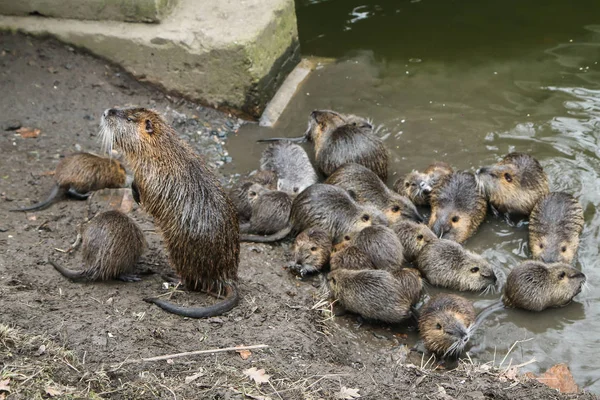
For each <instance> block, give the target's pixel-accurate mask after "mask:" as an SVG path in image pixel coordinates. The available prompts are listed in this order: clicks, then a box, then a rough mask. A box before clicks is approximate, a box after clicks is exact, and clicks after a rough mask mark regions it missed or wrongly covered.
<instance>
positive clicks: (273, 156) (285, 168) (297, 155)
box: [260, 140, 319, 196]
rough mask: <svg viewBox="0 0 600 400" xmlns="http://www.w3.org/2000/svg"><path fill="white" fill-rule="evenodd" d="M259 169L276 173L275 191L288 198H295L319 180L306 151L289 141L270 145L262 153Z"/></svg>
mask: <svg viewBox="0 0 600 400" xmlns="http://www.w3.org/2000/svg"><path fill="white" fill-rule="evenodd" d="M260 168H261V169H262V170H264V171H273V172H274V173H276V174H277V190H281V191H283V192H286V193H287V194H289V195H290V196H296V195H297V194H298V193H300V192H302V191H303V190H304V189H306V188H307V187H309V186H310V185H312V184H315V183H317V181H318V180H319V177H318V176H317V173H316V171H315V169H314V167H313V166H312V164H311V162H310V160H309V159H308V155H307V154H306V151H304V149H303V148H302V147H300V146H299V145H297V144H295V143H292V142H290V141H289V140H283V141H280V142H276V143H272V144H270V145H269V147H267V148H266V149H265V150H264V151H263V153H262V157H261V159H260Z"/></svg>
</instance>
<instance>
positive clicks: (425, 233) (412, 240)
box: [390, 220, 437, 262]
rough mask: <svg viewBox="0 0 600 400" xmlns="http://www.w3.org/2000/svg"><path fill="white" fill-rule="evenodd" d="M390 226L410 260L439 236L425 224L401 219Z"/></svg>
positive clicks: (407, 258) (406, 258)
mask: <svg viewBox="0 0 600 400" xmlns="http://www.w3.org/2000/svg"><path fill="white" fill-rule="evenodd" d="M390 228H392V230H393V231H394V232H395V233H396V235H397V236H398V239H400V243H402V247H403V249H404V259H405V260H406V261H408V262H413V261H415V260H416V259H417V257H418V256H419V253H420V252H421V250H422V249H423V247H424V246H425V245H426V244H427V243H429V242H431V241H433V240H437V236H435V234H434V233H433V232H432V231H431V229H429V227H428V226H427V225H425V224H418V223H416V222H413V221H408V220H400V221H398V222H396V223H394V224H392V225H391V226H390Z"/></svg>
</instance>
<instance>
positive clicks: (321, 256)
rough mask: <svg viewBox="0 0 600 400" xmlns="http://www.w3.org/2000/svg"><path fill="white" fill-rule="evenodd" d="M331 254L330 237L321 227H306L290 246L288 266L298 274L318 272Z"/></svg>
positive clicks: (327, 261)
mask: <svg viewBox="0 0 600 400" xmlns="http://www.w3.org/2000/svg"><path fill="white" fill-rule="evenodd" d="M330 255H331V237H330V236H329V234H328V233H327V232H326V231H325V230H324V229H321V228H308V229H305V230H303V231H302V232H300V234H298V236H296V239H295V240H294V245H293V247H292V257H293V259H292V261H291V262H290V263H289V268H290V269H291V270H293V271H295V272H297V273H298V274H300V276H306V275H307V274H311V273H315V272H320V271H321V270H322V269H323V267H324V266H325V265H327V263H329V257H330Z"/></svg>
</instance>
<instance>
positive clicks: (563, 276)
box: [558, 271, 567, 279]
mask: <svg viewBox="0 0 600 400" xmlns="http://www.w3.org/2000/svg"><path fill="white" fill-rule="evenodd" d="M565 276H567V273H566V272H565V271H561V273H560V274H558V279H564V278H565Z"/></svg>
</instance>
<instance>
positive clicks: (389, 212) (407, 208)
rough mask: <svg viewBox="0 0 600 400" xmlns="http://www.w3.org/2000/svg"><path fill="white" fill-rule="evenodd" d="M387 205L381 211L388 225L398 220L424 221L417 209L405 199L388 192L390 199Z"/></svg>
mask: <svg viewBox="0 0 600 400" xmlns="http://www.w3.org/2000/svg"><path fill="white" fill-rule="evenodd" d="M387 203H388V204H387V206H386V207H385V208H384V209H383V213H384V214H385V216H386V218H387V220H388V222H389V223H390V224H393V223H395V222H397V221H400V220H409V221H415V222H423V221H424V220H423V217H422V216H421V214H419V211H418V210H417V207H416V206H415V205H414V203H413V202H412V201H410V200H409V199H408V198H407V197H404V196H402V195H399V194H397V193H394V192H392V191H390V198H389V201H388V202H387Z"/></svg>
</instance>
